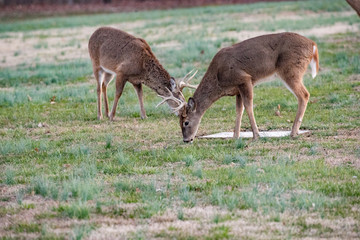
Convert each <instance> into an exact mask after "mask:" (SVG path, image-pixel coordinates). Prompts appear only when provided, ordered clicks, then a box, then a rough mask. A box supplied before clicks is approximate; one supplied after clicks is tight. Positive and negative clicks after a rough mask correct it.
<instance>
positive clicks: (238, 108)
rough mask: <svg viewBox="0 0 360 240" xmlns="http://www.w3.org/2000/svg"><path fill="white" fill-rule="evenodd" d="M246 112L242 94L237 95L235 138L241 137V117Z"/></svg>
mask: <svg viewBox="0 0 360 240" xmlns="http://www.w3.org/2000/svg"><path fill="white" fill-rule="evenodd" d="M243 112H244V104H243V100H242V98H241V95H240V94H238V95H236V120H235V129H234V138H235V139H238V138H239V137H240V127H241V119H242V115H243Z"/></svg>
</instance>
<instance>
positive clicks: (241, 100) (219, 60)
mask: <svg viewBox="0 0 360 240" xmlns="http://www.w3.org/2000/svg"><path fill="white" fill-rule="evenodd" d="M309 64H310V66H311V68H312V77H313V78H314V77H315V76H316V74H317V73H318V71H319V55H318V49H317V45H316V43H315V42H313V41H311V40H309V39H307V38H305V37H303V36H301V35H298V34H296V33H279V34H270V35H263V36H259V37H255V38H252V39H248V40H246V41H243V42H240V43H238V44H235V45H233V46H231V47H226V48H223V49H221V50H220V51H219V52H218V53H217V54H216V55H215V57H214V58H213V60H212V61H211V63H210V66H209V68H208V70H207V72H206V73H205V75H204V77H203V79H202V81H201V82H200V84H199V86H198V88H197V89H196V91H195V93H194V96H193V97H191V98H189V101H188V103H184V102H182V103H181V107H182V108H181V110H180V111H179V117H180V127H181V129H182V134H183V140H184V142H191V141H193V139H194V138H195V135H196V133H197V130H198V128H199V124H200V121H201V118H202V116H203V115H204V113H205V111H206V110H207V109H208V108H209V107H210V106H211V105H212V104H213V103H214V102H215V101H216V100H218V99H219V98H221V97H223V96H234V95H236V121H235V129H234V138H238V137H239V135H240V125H241V118H242V115H243V109H244V107H245V110H246V112H247V114H248V116H249V119H250V124H251V128H252V132H253V138H254V139H257V138H258V137H259V130H258V128H257V125H256V122H255V118H254V113H253V87H254V86H255V85H256V84H258V83H260V82H263V81H266V80H268V79H269V77H270V76H272V75H274V74H276V75H278V76H279V77H280V78H281V79H282V80H283V82H284V83H285V86H286V87H287V88H288V89H289V90H290V91H291V92H292V93H293V94H294V95H295V96H296V97H297V99H298V111H297V114H296V117H295V121H294V124H293V127H292V130H291V136H292V137H295V136H296V135H297V134H298V131H299V128H300V125H301V122H302V119H303V116H304V113H305V109H306V106H307V102H308V100H309V97H310V94H309V92H308V91H307V90H306V88H305V86H304V85H303V79H302V78H303V75H304V73H305V71H306V69H307V66H308V65H309Z"/></svg>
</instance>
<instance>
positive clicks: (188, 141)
mask: <svg viewBox="0 0 360 240" xmlns="http://www.w3.org/2000/svg"><path fill="white" fill-rule="evenodd" d="M193 140H194V139H190V140H185V139H184V143H192V142H193Z"/></svg>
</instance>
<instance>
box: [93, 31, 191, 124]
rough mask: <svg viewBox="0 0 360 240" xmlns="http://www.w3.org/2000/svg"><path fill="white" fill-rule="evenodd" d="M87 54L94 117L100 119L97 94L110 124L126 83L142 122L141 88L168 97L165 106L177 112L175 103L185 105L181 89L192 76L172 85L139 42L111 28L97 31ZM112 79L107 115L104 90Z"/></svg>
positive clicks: (149, 50) (161, 67)
mask: <svg viewBox="0 0 360 240" xmlns="http://www.w3.org/2000/svg"><path fill="white" fill-rule="evenodd" d="M88 48H89V54H90V58H91V61H92V65H93V71H94V75H95V78H96V82H97V112H98V113H97V116H98V119H102V111H101V92H102V93H103V95H104V102H105V114H106V116H107V117H109V118H110V120H113V119H114V117H115V112H116V107H117V104H118V101H119V98H120V96H121V94H122V92H123V89H124V86H125V83H126V82H130V83H132V85H133V86H134V88H135V90H136V93H137V95H138V99H139V103H140V112H141V118H146V112H145V108H144V103H143V92H142V85H141V84H145V85H146V86H148V87H150V88H151V89H153V90H154V91H155V92H156V93H158V94H159V95H162V96H164V95H171V98H169V99H166V102H167V103H168V104H169V106H170V107H171V108H173V109H174V110H175V111H177V110H176V109H177V108H176V106H177V104H178V103H179V102H181V101H185V99H184V96H183V95H182V92H181V90H182V88H183V87H186V86H188V87H195V86H192V85H190V84H188V81H189V80H190V79H191V78H192V77H193V76H194V75H193V76H192V77H190V78H188V79H187V80H185V78H186V77H185V78H184V79H183V80H182V81H181V80H180V81H176V80H175V79H174V78H172V77H170V75H169V73H168V72H167V71H166V70H165V69H164V68H163V66H162V65H161V64H160V63H159V61H158V60H157V58H156V57H155V55H154V54H153V52H152V51H151V48H150V46H149V45H148V44H147V42H146V41H145V40H143V39H141V38H136V37H134V36H132V35H130V34H128V33H126V32H124V31H121V30H119V29H115V28H111V27H101V28H99V29H97V30H96V31H95V32H94V33H93V34H92V35H91V37H90V39H89V46H88ZM114 75H116V92H115V99H114V105H113V107H112V110H111V113H110V115H109V103H108V98H107V94H106V90H107V86H108V84H109V83H110V82H111V80H112V79H113V77H114Z"/></svg>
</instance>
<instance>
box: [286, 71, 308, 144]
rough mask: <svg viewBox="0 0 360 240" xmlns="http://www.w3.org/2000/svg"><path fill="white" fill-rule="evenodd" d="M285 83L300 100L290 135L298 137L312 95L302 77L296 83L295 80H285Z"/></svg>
mask: <svg viewBox="0 0 360 240" xmlns="http://www.w3.org/2000/svg"><path fill="white" fill-rule="evenodd" d="M284 82H285V83H286V86H287V87H288V89H289V90H290V91H291V92H292V93H293V94H294V95H295V97H296V98H297V100H298V110H297V113H296V117H295V121H294V124H293V126H292V129H291V133H290V136H291V137H296V136H297V135H298V134H299V129H300V125H301V122H302V119H303V117H304V114H305V110H306V106H307V103H308V101H309V98H310V94H309V92H308V91H307V89H306V88H305V86H304V84H303V82H302V77H299V78H296V80H295V81H293V79H292V80H288V79H285V80H284Z"/></svg>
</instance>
